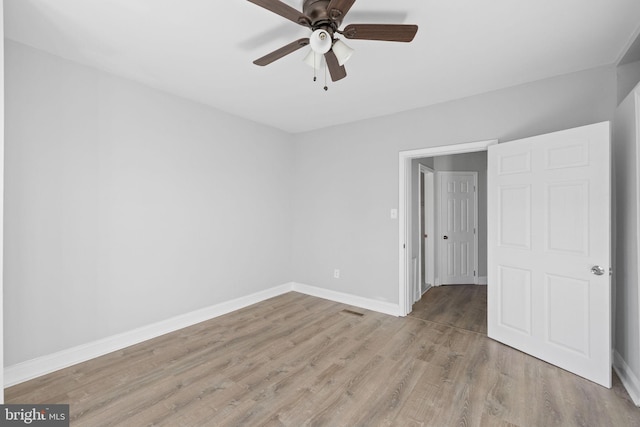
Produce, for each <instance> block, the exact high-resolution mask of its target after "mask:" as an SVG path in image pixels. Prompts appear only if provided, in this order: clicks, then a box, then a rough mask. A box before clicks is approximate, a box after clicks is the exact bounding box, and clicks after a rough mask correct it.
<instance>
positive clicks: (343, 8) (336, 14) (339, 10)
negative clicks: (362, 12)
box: [327, 0, 356, 20]
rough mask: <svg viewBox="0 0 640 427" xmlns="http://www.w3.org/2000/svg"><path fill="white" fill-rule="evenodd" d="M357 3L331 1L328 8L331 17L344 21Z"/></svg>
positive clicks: (342, 0)
mask: <svg viewBox="0 0 640 427" xmlns="http://www.w3.org/2000/svg"><path fill="white" fill-rule="evenodd" d="M355 2H356V0H331V1H330V2H329V5H328V6H327V12H328V13H329V17H330V18H331V19H340V20H342V19H343V18H344V16H345V15H346V14H347V12H349V9H351V6H353V4H354V3H355Z"/></svg>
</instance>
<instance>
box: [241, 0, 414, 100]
mask: <svg viewBox="0 0 640 427" xmlns="http://www.w3.org/2000/svg"><path fill="white" fill-rule="evenodd" d="M248 1H249V2H250V3H253V4H256V5H258V6H260V7H263V8H265V9H267V10H269V11H271V12H273V13H275V14H277V15H280V16H282V17H283V18H286V19H288V20H290V21H292V22H294V23H296V24H298V25H302V26H303V27H307V28H309V29H310V30H311V31H312V33H311V35H310V36H309V38H302V39H299V40H296V41H295V42H292V43H289V44H288V45H286V46H283V47H281V48H280V49H276V50H274V51H273V52H271V53H269V54H267V55H265V56H263V57H262V58H259V59H256V60H255V61H253V63H254V64H256V65H260V66H265V65H268V64H271V63H272V62H274V61H276V60H278V59H280V58H282V57H284V56H286V55H289V54H290V53H293V52H295V51H297V50H298V49H301V48H302V47H304V46H307V45H311V50H310V53H309V54H307V55H306V56H305V58H304V62H305V63H307V64H309V65H310V66H312V67H314V70H315V69H318V68H319V66H320V64H321V63H322V62H323V61H322V58H324V63H325V64H326V67H327V69H328V71H329V74H330V75H331V80H332V81H334V82H337V81H338V80H341V79H343V78H345V77H347V71H346V69H345V68H344V64H345V62H347V60H348V59H349V58H350V57H351V56H352V55H353V52H354V50H353V49H352V48H350V47H349V46H347V45H346V44H345V43H344V42H343V41H342V40H339V39H338V38H336V37H335V35H336V34H341V35H342V36H344V37H345V38H347V39H354V40H355V39H358V40H379V41H394V42H405V43H408V42H410V41H412V40H413V38H414V37H415V35H416V33H417V32H418V26H417V25H401V24H395V25H394V24H350V25H347V27H346V28H345V29H344V30H343V31H341V30H340V26H341V25H342V20H343V19H344V17H345V16H346V14H347V12H349V10H350V9H351V7H352V6H353V4H354V3H355V0H304V2H303V5H302V12H299V11H298V10H296V9H294V8H293V7H291V6H289V5H288V4H286V3H283V2H281V1H280V0H248ZM314 80H315V75H314ZM326 89H327V87H326V85H325V90H326Z"/></svg>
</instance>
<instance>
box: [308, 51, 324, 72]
mask: <svg viewBox="0 0 640 427" xmlns="http://www.w3.org/2000/svg"><path fill="white" fill-rule="evenodd" d="M314 57H315V60H314ZM323 59H324V55H320V54H319V53H315V52H314V51H313V49H309V53H307V55H306V56H305V57H304V59H303V61H304V63H305V64H307V65H308V66H309V67H311V68H315V69H316V70H319V69H320V67H321V66H322V60H323Z"/></svg>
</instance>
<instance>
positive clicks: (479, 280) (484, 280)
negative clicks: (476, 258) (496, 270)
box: [476, 276, 488, 285]
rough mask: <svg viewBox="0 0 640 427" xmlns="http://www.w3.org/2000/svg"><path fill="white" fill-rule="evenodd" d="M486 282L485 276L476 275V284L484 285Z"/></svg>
mask: <svg viewBox="0 0 640 427" xmlns="http://www.w3.org/2000/svg"><path fill="white" fill-rule="evenodd" d="M487 283H488V280H487V276H478V281H477V283H476V285H486V284H487Z"/></svg>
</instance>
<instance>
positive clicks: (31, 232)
mask: <svg viewBox="0 0 640 427" xmlns="http://www.w3.org/2000/svg"><path fill="white" fill-rule="evenodd" d="M6 120H7V126H6V189H5V203H6V205H5V230H6V235H5V263H6V266H7V268H6V270H5V276H4V281H5V289H4V291H5V293H4V296H5V301H4V318H5V335H4V339H5V344H6V347H5V349H6V353H5V355H6V364H7V365H12V364H15V363H18V362H22V361H25V360H28V359H32V358H35V357H37V356H42V355H47V354H50V353H53V352H56V351H58V350H63V349H67V348H70V347H73V346H76V345H80V344H84V343H88V342H92V341H94V340H97V339H100V338H103V337H107V336H111V335H114V334H117V333H120V332H125V331H129V330H132V329H134V328H136V327H140V326H144V325H148V324H151V323H154V322H157V321H160V320H165V319H167V318H170V317H172V316H175V315H179V314H183V313H187V312H190V311H193V310H195V309H198V308H202V307H207V306H210V305H214V304H216V303H220V302H224V301H229V300H231V299H234V298H237V297H242V296H246V295H249V294H251V293H254V292H258V291H260V290H264V289H266V288H270V287H273V286H276V285H281V284H284V283H287V282H289V281H290V280H291V275H292V274H291V270H290V265H291V247H292V246H291V226H290V224H291V218H292V213H291V185H292V184H291V183H292V181H293V179H292V164H293V147H292V137H291V136H290V135H287V134H284V133H282V132H280V131H276V130H273V129H270V128H267V127H264V126H261V125H258V124H255V123H252V122H249V121H246V120H242V119H238V118H236V117H233V116H230V115H228V114H225V113H221V112H219V111H216V110H214V109H211V108H209V107H205V106H203V105H200V104H197V103H194V102H191V101H187V100H184V99H181V98H177V97H174V96H171V95H168V94H165V93H162V92H159V91H156V90H153V89H150V88H147V87H145V86H142V85H139V84H136V83H133V82H131V81H127V80H123V79H119V78H116V77H113V76H112V75H109V74H106V73H103V72H100V71H97V70H94V69H91V68H87V67H83V66H80V65H78V64H75V63H72V62H69V61H66V60H63V59H60V58H57V57H54V56H51V55H48V54H45V53H43V52H40V51H37V50H34V49H31V48H28V47H26V46H24V45H20V44H17V43H14V42H11V41H7V42H6Z"/></svg>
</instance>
